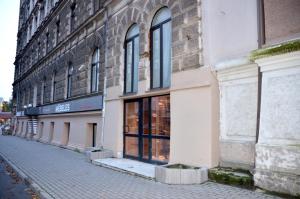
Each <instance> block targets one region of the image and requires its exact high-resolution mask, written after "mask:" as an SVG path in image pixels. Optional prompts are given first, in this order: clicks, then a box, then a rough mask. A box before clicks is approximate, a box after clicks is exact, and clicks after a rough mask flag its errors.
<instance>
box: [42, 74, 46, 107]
mask: <svg viewBox="0 0 300 199" xmlns="http://www.w3.org/2000/svg"><path fill="white" fill-rule="evenodd" d="M42 91H43V92H42V99H41V104H42V105H43V104H45V96H46V95H45V91H46V78H44V79H43V83H42Z"/></svg>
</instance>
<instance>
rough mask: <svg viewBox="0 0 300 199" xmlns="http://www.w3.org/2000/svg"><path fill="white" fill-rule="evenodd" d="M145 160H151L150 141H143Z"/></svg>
mask: <svg viewBox="0 0 300 199" xmlns="http://www.w3.org/2000/svg"><path fill="white" fill-rule="evenodd" d="M143 159H145V160H148V159H149V139H147V138H144V139H143Z"/></svg>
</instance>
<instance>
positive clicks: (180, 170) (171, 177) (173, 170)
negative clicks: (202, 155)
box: [155, 164, 208, 184]
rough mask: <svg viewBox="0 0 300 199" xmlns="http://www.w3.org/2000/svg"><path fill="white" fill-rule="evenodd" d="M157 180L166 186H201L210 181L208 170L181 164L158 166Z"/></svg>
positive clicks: (156, 171) (156, 168)
mask: <svg viewBox="0 0 300 199" xmlns="http://www.w3.org/2000/svg"><path fill="white" fill-rule="evenodd" d="M155 179H156V181H158V182H162V183H166V184H200V183H203V182H206V181H207V180H208V169H207V168H199V167H190V166H187V165H181V164H172V165H164V166H157V167H155Z"/></svg>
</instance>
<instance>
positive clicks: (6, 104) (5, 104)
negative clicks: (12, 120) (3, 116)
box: [2, 101, 11, 112]
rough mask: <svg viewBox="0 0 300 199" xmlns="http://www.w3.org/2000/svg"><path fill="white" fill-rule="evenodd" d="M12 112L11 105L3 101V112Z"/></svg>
mask: <svg viewBox="0 0 300 199" xmlns="http://www.w3.org/2000/svg"><path fill="white" fill-rule="evenodd" d="M10 111H11V107H10V103H9V102H7V101H3V102H2V112H10Z"/></svg>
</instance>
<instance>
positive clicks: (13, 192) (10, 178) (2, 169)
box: [0, 157, 37, 199]
mask: <svg viewBox="0 0 300 199" xmlns="http://www.w3.org/2000/svg"><path fill="white" fill-rule="evenodd" d="M36 198H37V197H36V195H35V194H34V193H33V192H32V190H31V189H29V188H28V186H27V185H26V184H25V183H24V181H23V180H22V179H21V178H19V177H18V176H17V174H16V173H15V172H14V171H13V170H12V169H11V168H10V167H9V166H8V165H7V164H6V163H5V161H4V160H3V159H2V158H1V157H0V199H36Z"/></svg>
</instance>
